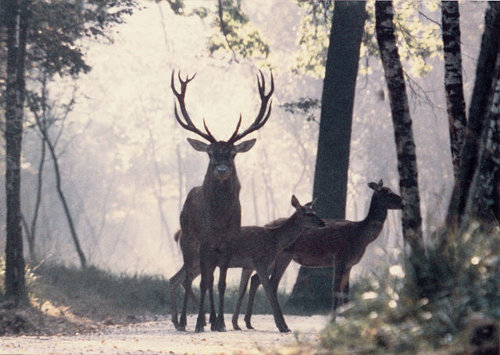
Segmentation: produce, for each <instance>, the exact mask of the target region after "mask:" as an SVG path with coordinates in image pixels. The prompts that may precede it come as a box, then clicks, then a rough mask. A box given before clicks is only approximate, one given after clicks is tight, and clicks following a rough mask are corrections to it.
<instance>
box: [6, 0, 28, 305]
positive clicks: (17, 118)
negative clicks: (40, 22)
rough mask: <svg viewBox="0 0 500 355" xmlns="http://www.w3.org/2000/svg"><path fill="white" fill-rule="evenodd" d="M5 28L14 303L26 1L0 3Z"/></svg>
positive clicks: (9, 285) (19, 276)
mask: <svg viewBox="0 0 500 355" xmlns="http://www.w3.org/2000/svg"><path fill="white" fill-rule="evenodd" d="M2 7H4V15H5V24H6V28H7V84H6V95H5V96H6V100H5V155H6V169H5V189H6V196H7V224H6V232H7V243H6V250H5V254H6V265H5V293H6V297H8V298H10V299H12V300H13V301H14V302H15V303H16V304H18V303H19V302H21V301H23V299H24V298H25V297H26V287H25V278H24V255H23V238H22V229H21V195H20V194H21V147H22V137H23V104H24V93H25V78H24V67H25V58H26V32H27V27H28V16H29V12H28V11H29V10H28V7H29V0H11V1H4V2H2Z"/></svg>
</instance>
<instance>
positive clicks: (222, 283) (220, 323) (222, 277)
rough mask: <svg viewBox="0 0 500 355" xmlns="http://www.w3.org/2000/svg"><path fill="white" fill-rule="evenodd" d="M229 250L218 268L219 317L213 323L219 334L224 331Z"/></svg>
mask: <svg viewBox="0 0 500 355" xmlns="http://www.w3.org/2000/svg"><path fill="white" fill-rule="evenodd" d="M229 258H230V254H229V250H228V251H227V252H226V253H225V255H224V258H223V261H222V262H221V265H220V267H219V270H220V271H219V315H218V317H217V320H216V323H215V329H216V330H217V331H219V332H225V331H226V324H225V322H224V293H225V292H226V276H227V268H228V266H229Z"/></svg>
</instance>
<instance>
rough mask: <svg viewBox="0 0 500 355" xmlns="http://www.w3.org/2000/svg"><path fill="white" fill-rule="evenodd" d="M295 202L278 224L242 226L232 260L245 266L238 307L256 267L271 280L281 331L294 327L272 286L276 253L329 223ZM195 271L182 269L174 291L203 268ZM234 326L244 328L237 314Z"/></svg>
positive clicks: (269, 293) (266, 285) (269, 289)
mask: <svg viewBox="0 0 500 355" xmlns="http://www.w3.org/2000/svg"><path fill="white" fill-rule="evenodd" d="M292 204H293V205H294V207H295V208H296V212H295V213H294V214H293V215H292V216H291V217H290V218H288V219H283V220H284V222H283V223H281V224H280V225H279V226H277V227H258V226H246V227H241V231H240V233H239V234H238V235H236V236H233V237H232V240H231V252H230V253H231V258H230V261H229V267H230V268H243V271H242V281H241V285H240V291H242V293H240V297H239V298H238V302H237V306H236V307H237V309H239V308H240V306H241V301H242V299H243V296H244V291H245V290H246V286H247V283H248V280H249V278H250V275H251V274H252V272H253V271H254V270H255V271H256V272H257V274H258V275H259V276H260V277H261V278H262V280H266V281H267V282H264V284H263V286H264V290H265V292H266V296H267V298H268V300H269V303H270V304H271V308H272V310H273V316H274V321H275V323H276V327H277V328H278V329H279V331H280V332H289V331H290V330H289V329H288V326H287V324H286V322H285V319H284V317H283V312H282V311H281V308H280V305H279V302H278V299H277V297H276V295H275V293H274V292H272V287H271V284H270V283H269V275H270V273H271V271H272V265H273V263H274V261H275V259H276V255H278V253H280V252H282V251H283V250H284V249H285V248H287V247H289V246H290V245H291V244H292V243H293V242H294V241H295V240H296V239H297V237H298V236H299V235H300V233H301V232H302V231H303V230H305V229H306V228H314V227H321V226H324V225H325V224H324V222H323V221H322V220H321V219H320V218H319V217H317V216H316V214H315V213H314V211H313V210H312V209H311V207H310V206H309V205H306V206H301V205H300V204H299V202H298V201H297V200H296V199H295V198H294V197H293V198H292ZM177 238H178V239H179V238H180V241H181V245H183V244H182V240H183V236H182V233H180V235H177ZM191 270H193V271H195V274H194V275H193V274H191V275H187V274H186V272H185V269H181V270H180V271H179V272H178V273H177V274H176V278H175V279H174V278H172V281H173V282H172V283H171V284H170V287H171V290H172V289H173V288H177V287H178V286H179V284H180V280H181V279H182V278H183V277H193V278H194V277H196V276H198V274H199V268H197V269H196V268H192V269H191ZM243 280H244V281H243ZM174 292H175V291H174ZM233 327H234V329H240V328H239V327H238V318H237V317H236V318H233Z"/></svg>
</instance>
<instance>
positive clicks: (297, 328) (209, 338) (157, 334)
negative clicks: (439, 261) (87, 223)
mask: <svg viewBox="0 0 500 355" xmlns="http://www.w3.org/2000/svg"><path fill="white" fill-rule="evenodd" d="M32 275H33V277H32V279H33V280H32V281H29V282H28V284H29V287H28V289H29V293H30V296H29V305H27V306H25V307H19V308H15V307H13V305H12V304H10V303H9V302H8V301H7V302H0V354H144V353H146V354H299V353H300V354H307V353H314V350H313V348H314V347H315V346H314V345H315V344H317V343H318V341H319V336H320V332H321V330H322V329H324V328H325V326H326V324H327V323H328V320H329V317H328V316H326V315H324V316H319V315H316V316H298V315H287V314H285V319H286V321H287V323H288V326H289V328H290V329H291V330H292V332H291V333H287V334H282V333H280V332H279V331H278V330H277V328H276V326H275V324H274V319H273V316H272V315H270V314H255V315H253V318H252V324H253V326H254V328H255V330H247V329H245V330H241V331H234V330H233V329H232V324H231V315H230V314H226V317H225V318H226V328H227V331H226V332H212V331H210V330H209V327H208V326H207V327H206V331H205V332H203V333H195V332H194V326H195V323H196V316H195V315H194V314H191V315H189V316H188V326H187V329H188V330H187V331H185V332H178V331H176V330H175V328H174V326H173V324H172V322H171V321H170V316H168V313H167V312H168V311H167V309H168V305H166V304H164V301H163V300H164V299H165V298H166V294H165V290H166V289H167V288H168V287H167V286H166V283H165V281H163V280H157V279H152V278H149V277H126V276H120V275H118V276H116V275H113V274H110V273H107V272H104V271H101V270H97V269H89V270H86V271H79V270H76V269H72V268H66V267H60V266H49V267H42V268H39V269H38V271H37V272H35V273H33V274H32ZM1 286H2V285H0V289H1ZM233 298H234V294H232V293H231V292H229V294H228V297H227V299H228V308H227V309H228V310H231V309H232V305H231V301H232V299H233ZM264 301H267V300H264ZM155 302H156V304H155ZM261 303H263V302H262V301H261ZM265 303H267V302H265ZM191 312H192V313H194V312H193V310H191ZM264 313H265V312H264ZM242 318H243V317H242V316H241V317H240V326H241V327H242V328H243V327H244V324H243V319H242Z"/></svg>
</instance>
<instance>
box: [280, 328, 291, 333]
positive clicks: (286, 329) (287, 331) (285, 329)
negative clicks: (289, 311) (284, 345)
mask: <svg viewBox="0 0 500 355" xmlns="http://www.w3.org/2000/svg"><path fill="white" fill-rule="evenodd" d="M280 332H281V333H290V332H291V330H290V329H288V328H282V329H280Z"/></svg>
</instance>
